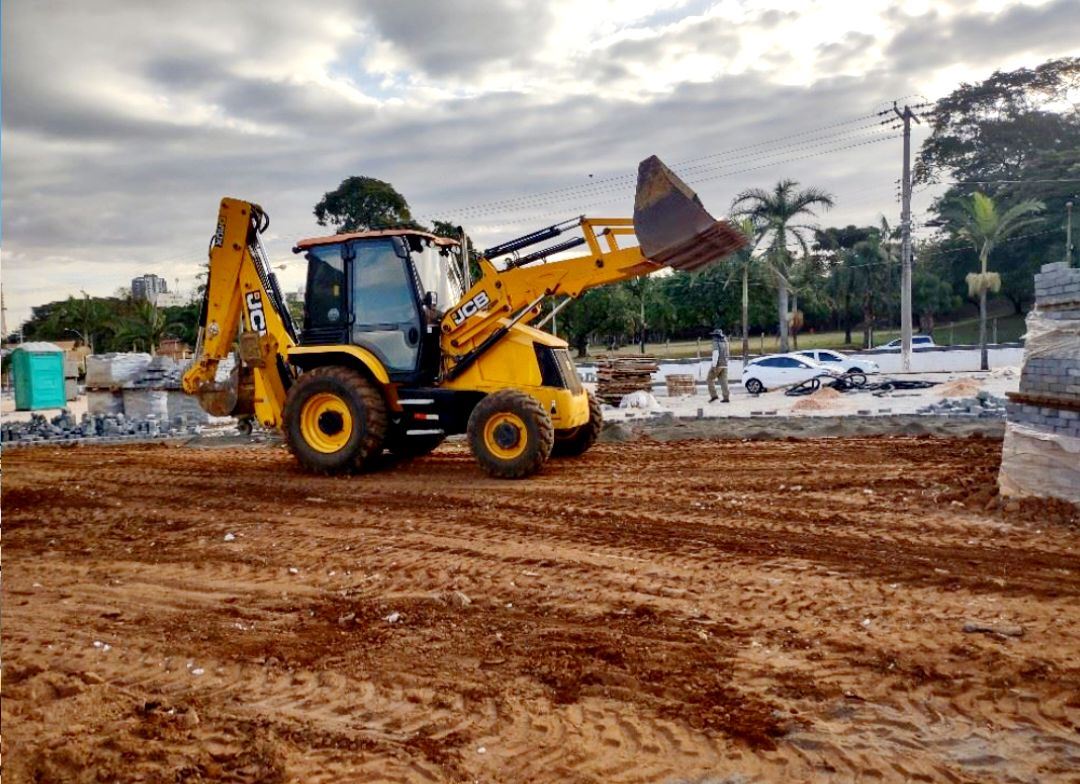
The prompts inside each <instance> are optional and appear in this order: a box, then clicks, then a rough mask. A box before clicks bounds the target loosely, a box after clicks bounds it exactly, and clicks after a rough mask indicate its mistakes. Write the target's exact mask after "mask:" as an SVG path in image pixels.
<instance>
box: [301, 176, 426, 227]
mask: <svg viewBox="0 0 1080 784" xmlns="http://www.w3.org/2000/svg"><path fill="white" fill-rule="evenodd" d="M315 218H316V220H318V222H319V225H320V226H326V225H327V224H331V225H333V227H334V230H335V231H338V232H349V231H366V230H368V229H386V228H392V227H409V228H420V226H419V224H417V223H416V222H415V221H413V219H412V214H411V213H410V212H409V203H408V202H407V201H405V197H404V196H402V195H401V194H400V193H398V192H397V191H396V190H394V186H393V185H391V184H390V183H388V182H383V181H382V180H377V179H375V178H374V177H347V178H345V179H344V180H342V181H341V184H340V185H339V186H337V188H336V189H334V190H332V191H330V192H328V193H326V194H324V195H323V197H322V199H320V200H319V203H318V204H316V205H315Z"/></svg>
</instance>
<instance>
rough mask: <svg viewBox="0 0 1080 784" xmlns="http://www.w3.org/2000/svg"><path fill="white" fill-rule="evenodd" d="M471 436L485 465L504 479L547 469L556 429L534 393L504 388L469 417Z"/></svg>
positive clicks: (476, 455) (488, 398)
mask: <svg viewBox="0 0 1080 784" xmlns="http://www.w3.org/2000/svg"><path fill="white" fill-rule="evenodd" d="M468 437H469V448H470V449H471V450H472V453H473V457H475V458H476V462H478V463H479V464H480V467H481V468H483V469H484V470H485V471H487V472H488V473H489V474H490V475H491V476H494V477H498V478H500V479H520V478H522V477H526V476H530V475H531V474H535V473H536V472H537V471H539V470H540V469H541V468H543V466H544V463H546V462H547V459H548V456H549V455H550V454H551V447H552V444H553V443H554V441H555V429H554V428H553V427H552V426H551V417H549V416H548V414H547V412H546V411H544V408H543V406H541V405H540V403H539V402H538V401H537V400H536V398H534V397H533V396H532V395H527V394H525V393H524V392H519V391H518V390H516V389H501V390H499V391H498V392H492V393H491V394H490V395H487V396H486V397H485V398H484V399H483V400H481V401H480V402H479V403H477V405H476V408H474V409H473V412H472V415H471V416H470V417H469V427H468Z"/></svg>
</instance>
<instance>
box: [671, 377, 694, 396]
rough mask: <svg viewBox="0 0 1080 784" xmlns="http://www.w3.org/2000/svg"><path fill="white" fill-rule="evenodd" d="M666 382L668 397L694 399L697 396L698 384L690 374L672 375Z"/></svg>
mask: <svg viewBox="0 0 1080 784" xmlns="http://www.w3.org/2000/svg"><path fill="white" fill-rule="evenodd" d="M665 381H666V382H667V393H668V397H693V396H694V395H695V394H697V383H696V382H695V381H694V377H693V376H692V375H690V374H689V373H685V374H684V373H670V374H668V376H667V378H666V379H665Z"/></svg>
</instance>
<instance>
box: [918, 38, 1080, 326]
mask: <svg viewBox="0 0 1080 784" xmlns="http://www.w3.org/2000/svg"><path fill="white" fill-rule="evenodd" d="M1078 87H1080V58H1076V57H1064V58H1059V59H1054V60H1048V61H1047V62H1045V63H1043V64H1042V65H1040V66H1038V67H1037V68H1020V69H1017V70H1015V71H1006V72H1002V71H999V72H996V73H994V74H992V75H991V76H990V77H989V78H987V79H985V80H984V81H982V82H979V83H976V84H962V85H960V86H959V87H958V88H957V89H956V90H954V91H953V92H951V93H950V94H949V95H947V96H945V97H944V98H942V99H941V100H939V101H938V102H937V103H936V104H935V106H934V108H933V110H932V112H930V118H931V134H930V136H929V137H928V139H927V140H926V142H924V144H923V145H922V148H921V149H920V151H919V156H918V159H917V161H916V167H915V173H916V177H917V178H918V179H919V180H920V181H926V182H932V181H935V180H940V179H941V178H943V177H948V178H950V179H953V180H955V181H956V184H954V185H953V186H952V187H950V188H949V189H948V190H947V191H946V192H945V193H944V194H943V195H942V196H941V197H940V198H939V199H938V200H936V201H935V203H934V205H933V207H932V208H931V211H932V212H933V213H936V218H934V219H933V220H932V221H931V225H944V224H946V223H948V220H949V217H950V213H951V212H953V211H954V209H955V203H956V201H957V200H958V199H960V198H964V197H967V196H968V194H969V193H970V192H971V190H972V186H973V185H977V186H978V189H979V190H980V191H981V192H982V193H984V194H986V195H987V196H989V197H990V198H992V199H993V200H994V201H995V202H996V203H998V204H1019V203H1021V202H1024V201H1028V200H1035V201H1040V202H1042V203H1043V204H1044V205H1045V208H1046V209H1045V213H1046V215H1047V218H1048V222H1047V226H1046V227H1045V228H1043V229H1042V230H1039V231H1034V232H1030V233H1026V234H1024V235H1013V236H1012V237H1010V239H1009V242H1008V243H1007V244H1006V245H1002V246H1001V247H999V248H998V250H997V251H996V252H995V254H994V257H995V258H994V266H995V267H996V268H997V271H998V273H999V275H1000V282H1001V288H1000V291H1001V293H1002V295H1003V296H1005V297H1007V298H1008V299H1009V300H1010V301H1011V302H1012V304H1013V307H1014V308H1015V309H1016V310H1017V311H1018V312H1020V311H1023V310H1024V308H1025V307H1028V306H1029V305H1030V303H1031V302H1032V300H1033V298H1034V291H1033V277H1034V273H1035V272H1037V271H1038V267H1039V266H1040V265H1041V264H1043V263H1045V262H1047V261H1053V260H1057V259H1061V258H1063V257H1064V255H1065V247H1064V245H1065V243H1064V241H1065V232H1064V230H1063V225H1062V224H1063V222H1064V217H1065V203H1066V202H1067V201H1073V202H1076V201H1077V191H1076V180H1077V179H1080V111H1078V109H1077V104H1076V101H1075V97H1074V96H1075V92H1076V90H1077V88H1078ZM1059 216H1060V220H1061V223H1051V220H1052V219H1056V218H1058V217H1059ZM1059 226H1061V227H1062V228H1061V229H1059ZM956 247H959V245H958V243H957V242H955V238H954V237H946V238H945V239H944V240H943V241H942V242H941V243H940V250H941V251H943V252H949V253H950V254H951V252H952V251H953V250H954V249H955V248H956ZM958 273H959V269H957V271H956V272H954V271H953V270H950V269H940V270H938V274H939V275H940V276H941V277H944V278H947V279H950V280H952V281H953V284H954V286H955V291H956V293H957V294H961V295H963V294H964V293H965V291H964V289H965V287H966V283H965V280H964V279H963V275H962V274H958ZM973 299H974V300H975V301H976V302H977V301H978V299H980V297H973Z"/></svg>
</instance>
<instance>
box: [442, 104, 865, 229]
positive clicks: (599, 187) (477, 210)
mask: <svg viewBox="0 0 1080 784" xmlns="http://www.w3.org/2000/svg"><path fill="white" fill-rule="evenodd" d="M875 116H876V115H874V114H867V115H861V116H858V117H853V118H850V119H848V120H842V121H840V122H836V123H830V124H827V125H823V126H819V127H817V128H813V129H810V130H807V131H802V132H799V133H793V134H787V135H784V136H778V137H774V138H772V139H768V140H765V141H762V142H757V143H755V144H748V145H743V146H741V147H734V148H732V149H730V150H725V151H722V152H718V153H710V154H708V155H702V156H698V157H695V158H687V159H684V160H681V161H678V162H676V163H675V164H674V167H679V168H682V169H683V170H688V169H692V170H699V169H707V168H708V167H709V165H707V164H701V165H699V166H691V164H696V163H698V162H699V161H707V160H713V159H717V158H732V160H731V161H730V162H736V161H738V160H740V159H742V160H749V159H755V158H761V157H762V153H761V152H758V153H755V154H753V155H735V153H740V152H746V151H748V150H757V149H759V148H762V147H767V146H769V145H775V144H776V143H777V142H781V141H787V140H790V139H797V138H802V139H803V141H802V142H798V143H794V144H787V145H782V146H781V147H778V148H776V150H775V151H773V152H774V153H775V152H778V151H780V150H784V149H789V148H798V147H805V146H806V143H807V142H815V141H816V142H818V144H814V145H810V146H815V147H816V146H822V144H826V143H828V142H829V140H830V137H832V140H833V141H835V140H836V139H838V138H840V137H843V136H848V135H851V134H855V133H858V132H861V131H864V130H869V129H873V128H878V127H879V126H880V125H881V123H880V122H874V123H869V124H864V125H862V126H860V127H858V128H845V129H844V130H842V131H833V133H831V134H826V133H823V132H825V131H830V130H833V129H836V128H843V127H844V126H848V125H852V124H856V123H860V122H863V121H864V120H867V119H870V118H873V117H875ZM805 137H810V138H805ZM635 178H636V174H624V175H615V176H612V177H606V178H602V179H599V180H595V181H593V182H589V183H580V184H577V185H568V186H564V187H561V188H554V189H551V190H548V191H541V192H539V193H535V194H529V195H523V196H517V197H513V198H509V199H500V200H494V201H489V202H479V203H477V204H473V205H468V206H465V207H460V208H456V209H448V210H444V211H442V213H441V214H442V215H455V216H469V217H476V216H480V215H486V214H491V213H493V212H494V211H497V210H503V209H506V208H509V207H513V206H519V205H520V206H524V205H527V204H534V203H539V202H549V201H551V199H552V198H554V197H562V196H565V195H570V194H586V193H598V192H603V191H604V190H611V188H610V186H612V185H616V184H619V183H624V182H632V181H633V180H634V179H635ZM605 186H607V187H605ZM422 217H430V216H429V215H426V214H425V215H423V216H422Z"/></svg>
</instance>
